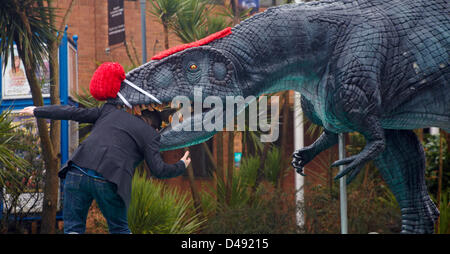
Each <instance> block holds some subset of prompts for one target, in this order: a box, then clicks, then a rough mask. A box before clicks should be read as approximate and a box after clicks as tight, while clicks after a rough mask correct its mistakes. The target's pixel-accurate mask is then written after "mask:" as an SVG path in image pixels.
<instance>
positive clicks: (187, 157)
mask: <svg viewBox="0 0 450 254" xmlns="http://www.w3.org/2000/svg"><path fill="white" fill-rule="evenodd" d="M181 160H182V161H183V162H184V165H185V166H186V168H187V167H188V166H189V163H191V158H189V151H186V152H185V153H184V156H183V158H181Z"/></svg>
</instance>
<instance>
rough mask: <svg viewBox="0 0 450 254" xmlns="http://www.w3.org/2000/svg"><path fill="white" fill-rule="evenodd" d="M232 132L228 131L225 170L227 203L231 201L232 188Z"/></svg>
mask: <svg viewBox="0 0 450 254" xmlns="http://www.w3.org/2000/svg"><path fill="white" fill-rule="evenodd" d="M233 162H234V132H233V131H229V132H228V163H227V164H228V170H227V189H226V196H225V200H226V203H227V204H228V205H229V204H230V201H231V191H232V189H233V171H234V163H233Z"/></svg>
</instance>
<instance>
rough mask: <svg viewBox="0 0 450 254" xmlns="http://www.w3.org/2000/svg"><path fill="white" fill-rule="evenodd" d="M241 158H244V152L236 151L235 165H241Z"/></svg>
mask: <svg viewBox="0 0 450 254" xmlns="http://www.w3.org/2000/svg"><path fill="white" fill-rule="evenodd" d="M241 158H242V153H239V152H238V153H234V165H235V166H236V167H239V165H241Z"/></svg>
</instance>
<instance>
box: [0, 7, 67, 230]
mask: <svg viewBox="0 0 450 254" xmlns="http://www.w3.org/2000/svg"><path fill="white" fill-rule="evenodd" d="M51 6H52V3H51V1H50V0H36V1H25V0H4V1H2V4H1V6H0V27H2V29H0V40H1V44H0V57H2V59H4V61H3V64H4V67H6V65H7V63H8V59H13V57H14V47H16V48H17V52H18V54H19V57H20V58H21V59H22V61H23V63H24V67H25V73H26V76H27V80H28V84H29V86H30V90H31V94H32V99H33V104H34V105H35V106H42V105H44V101H43V98H42V92H41V86H40V82H39V80H38V78H37V77H36V70H37V69H38V68H39V66H44V59H45V57H46V56H48V55H50V53H51V52H50V51H49V47H48V46H49V45H50V44H52V42H53V41H55V40H56V33H57V30H56V29H55V28H54V25H53V23H54V13H55V8H52V7H51ZM50 48H51V47H50ZM54 94H56V93H55V92H54ZM37 126H38V133H39V137H40V143H41V147H42V153H43V159H44V161H45V165H46V168H47V170H46V172H47V176H48V177H49V178H51V179H52V180H51V181H49V182H46V184H45V190H44V202H43V204H44V206H43V208H42V209H43V213H42V225H43V227H42V230H41V232H44V233H54V220H55V216H56V205H57V190H58V187H57V185H58V181H57V178H56V176H55V177H53V174H56V172H57V171H58V168H59V160H58V149H56V147H58V146H57V145H56V146H55V145H54V142H52V139H51V136H50V134H49V131H48V127H47V123H46V121H45V120H44V119H37ZM53 129H54V128H53ZM56 130H57V129H56ZM56 132H57V131H55V129H54V131H53V133H56ZM55 178H56V180H55ZM47 226H48V227H47Z"/></svg>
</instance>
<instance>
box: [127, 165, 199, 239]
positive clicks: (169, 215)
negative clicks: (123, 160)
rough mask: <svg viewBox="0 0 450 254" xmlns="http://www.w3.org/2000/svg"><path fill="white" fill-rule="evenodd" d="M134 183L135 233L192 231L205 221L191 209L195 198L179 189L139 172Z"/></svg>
mask: <svg viewBox="0 0 450 254" xmlns="http://www.w3.org/2000/svg"><path fill="white" fill-rule="evenodd" d="M132 186H133V187H132V192H131V203H130V207H129V209H128V225H129V227H130V230H131V232H133V233H134V234H191V233H195V232H197V231H198V230H199V229H200V228H201V226H202V224H203V223H204V221H203V220H200V219H199V218H198V216H197V215H195V214H194V213H193V212H192V211H193V209H192V208H193V207H192V201H191V200H190V199H189V198H188V196H187V195H186V194H182V193H180V192H179V191H178V189H177V188H173V189H170V188H169V187H168V186H166V185H164V183H161V182H158V181H157V180H153V179H147V177H146V175H145V174H143V175H140V174H139V173H136V174H135V175H134V177H133V182H132Z"/></svg>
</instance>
